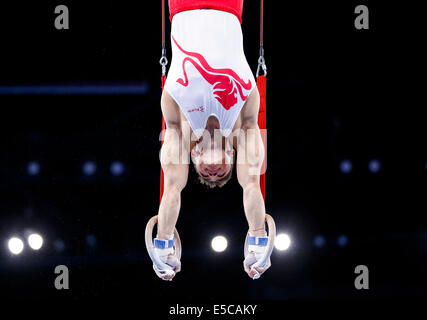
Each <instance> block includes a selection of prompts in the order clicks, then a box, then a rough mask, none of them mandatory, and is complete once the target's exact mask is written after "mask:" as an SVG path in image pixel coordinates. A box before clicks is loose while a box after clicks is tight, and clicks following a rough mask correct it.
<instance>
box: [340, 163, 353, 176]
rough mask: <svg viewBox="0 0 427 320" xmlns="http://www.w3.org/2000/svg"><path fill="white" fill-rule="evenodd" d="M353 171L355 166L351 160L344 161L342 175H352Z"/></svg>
mask: <svg viewBox="0 0 427 320" xmlns="http://www.w3.org/2000/svg"><path fill="white" fill-rule="evenodd" d="M352 169H353V164H352V163H351V161H350V160H343V161H341V163H340V170H341V172H342V173H350V172H351V170H352Z"/></svg>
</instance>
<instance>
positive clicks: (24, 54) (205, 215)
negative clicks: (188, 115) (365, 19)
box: [0, 0, 427, 303]
mask: <svg viewBox="0 0 427 320" xmlns="http://www.w3.org/2000/svg"><path fill="white" fill-rule="evenodd" d="M155 2H156V3H155ZM279 2H280V3H281V6H280V7H279V6H278V3H279ZM59 4H65V5H67V6H68V8H69V10H70V30H56V29H55V28H54V19H55V16H56V15H55V14H54V8H55V6H56V5H59ZM358 4H361V3H359V2H355V1H316V2H313V3H310V2H307V1H266V4H265V40H264V42H265V54H266V61H267V66H268V93H267V117H268V120H267V123H268V124H267V126H268V169H267V199H266V208H267V212H268V213H270V214H271V215H272V216H273V217H274V218H275V220H276V224H277V228H278V231H279V232H287V233H288V234H289V235H290V236H291V238H292V246H291V248H290V249H289V250H288V251H285V252H278V251H275V252H274V253H273V256H272V267H271V269H270V270H269V271H268V272H267V273H266V274H265V275H264V276H263V277H262V278H261V279H260V280H258V281H252V280H250V279H249V278H248V276H247V275H246V274H245V273H244V271H243V267H242V261H243V243H244V237H245V234H246V231H247V224H246V221H245V218H244V211H243V205H242V191H241V188H240V187H239V185H238V183H237V181H236V179H235V178H234V179H233V180H232V181H230V182H229V183H228V184H227V185H226V186H225V187H224V188H222V189H218V190H207V189H206V188H205V187H203V186H201V185H200V184H198V183H197V177H196V174H195V172H194V170H192V171H191V173H190V177H189V182H188V185H187V187H186V188H185V189H184V191H183V193H182V208H181V214H180V218H179V221H178V224H177V228H178V230H179V232H180V234H181V238H182V242H183V256H182V267H183V269H182V272H181V273H179V274H178V275H177V276H176V278H175V280H174V281H173V282H164V281H161V280H159V279H158V278H157V277H156V275H155V274H154V272H153V270H152V264H151V261H150V260H149V257H148V255H147V253H146V250H145V245H144V240H143V236H144V229H145V224H146V222H147V221H148V219H149V218H150V217H151V216H153V215H155V214H156V212H157V209H158V197H159V161H158V152H159V148H160V144H159V141H158V136H159V132H160V126H161V112H160V104H159V101H160V94H161V88H160V66H159V65H158V60H159V58H160V53H161V5H160V1H151V2H149V3H148V1H142V0H141V1H139V2H131V1H126V0H122V1H112V0H110V1H59V2H58V3H56V2H34V1H31V2H30V1H19V3H17V4H16V5H7V6H6V5H5V4H3V3H2V4H1V9H0V12H1V19H0V20H1V21H2V22H1V25H0V28H1V29H0V30H1V35H2V38H1V55H0V58H1V61H2V66H1V71H0V72H1V73H0V74H1V76H0V81H1V86H2V87H6V86H8V87H10V86H17V85H36V86H37V85H46V84H54V85H55V84H56V85H58V84H63V85H70V84H78V85H84V84H95V85H103V84H119V85H122V86H124V85H126V84H138V85H144V86H146V87H148V91H147V93H146V94H141V95H134V94H129V95H125V94H110V95H92V94H86V95H71V94H69V95H62V94H59V95H53V94H44V95H35V94H30V95H28V94H26V95H14V94H4V92H3V94H2V95H0V107H1V113H0V148H1V149H0V150H1V153H0V239H1V242H2V247H1V250H0V256H1V258H0V279H1V280H0V285H1V290H0V291H1V295H3V296H7V297H9V298H20V299H53V298H58V297H67V298H72V299H76V300H84V299H91V298H94V297H105V296H110V297H115V298H126V299H127V298H129V297H134V298H135V297H136V298H139V297H147V298H148V300H146V303H150V301H155V300H156V299H159V298H161V299H163V301H165V300H166V301H168V302H171V303H174V301H175V300H177V301H178V300H179V301H185V302H193V301H200V302H215V301H218V300H222V301H223V300H227V299H229V300H233V299H234V300H286V299H290V300H320V299H322V300H323V299H381V298H393V297H406V298H411V297H422V296H425V294H426V291H427V280H426V271H425V270H426V262H427V261H426V258H427V224H426V218H425V213H426V209H427V205H426V201H425V200H426V191H427V187H426V181H427V180H426V179H427V167H426V163H427V152H426V142H425V141H426V140H425V139H426V137H427V134H426V126H425V118H424V117H423V112H422V111H423V109H425V101H423V100H418V96H417V95H418V94H419V93H421V92H422V90H423V89H424V90H425V80H424V82H423V81H419V80H417V75H422V74H423V69H424V65H423V64H422V63H421V61H422V60H420V58H421V57H425V55H423V53H422V51H421V47H422V42H423V41H424V40H422V39H423V37H422V36H421V34H422V33H421V29H420V26H419V25H418V23H419V22H420V21H421V20H420V19H417V18H416V16H417V12H418V11H417V8H415V7H414V6H413V5H411V4H410V3H407V2H405V3H401V4H392V3H389V2H387V4H386V3H384V2H381V3H380V2H379V1H375V2H374V1H365V2H364V3H363V4H366V5H367V6H368V7H369V9H370V30H356V29H355V28H354V18H355V14H354V8H355V7H356V5H358ZM258 15H259V3H258V1H253V0H252V1H248V0H247V1H245V6H244V14H243V24H242V28H243V32H244V39H245V43H244V46H245V52H246V56H247V59H248V62H249V64H250V65H251V66H252V68H253V70H254V71H255V69H256V66H257V58H258V41H259V34H258V28H259V21H258ZM167 28H168V29H169V23H168V24H167ZM424 38H425V37H424ZM169 46H170V43H169V41H168V49H169ZM168 55H169V58H170V50H168ZM424 74H425V73H424ZM344 159H349V160H351V161H352V164H353V170H352V171H351V173H349V174H343V173H342V172H341V171H340V163H341V161H342V160H344ZM372 159H377V160H378V161H380V163H381V170H380V171H379V172H378V173H372V172H370V171H369V169H368V165H369V162H370V161H371V160H372ZM88 160H90V161H94V162H95V163H96V165H97V171H96V174H95V175H94V176H85V175H84V174H83V172H82V165H83V163H85V162H86V161H88ZM30 161H37V162H38V163H39V164H40V173H39V174H38V175H36V176H30V175H29V174H28V173H27V165H28V163H29V162H30ZM113 161H121V162H122V163H123V165H124V173H123V175H121V176H119V177H115V176H113V175H112V174H111V173H110V165H111V163H112V162H113ZM28 228H29V229H32V230H36V231H38V232H40V233H41V234H42V235H43V236H44V239H45V245H44V247H43V248H42V249H41V250H40V251H39V252H31V250H30V249H28V248H25V249H24V252H23V253H22V254H21V255H19V256H11V255H10V254H9V252H8V250H7V247H6V243H7V240H8V238H9V237H10V236H12V235H20V236H22V237H23V235H24V232H25V230H27V229H28ZM216 234H223V235H225V236H226V237H227V238H228V240H229V247H228V250H227V251H225V252H224V253H220V254H219V253H214V252H213V251H212V250H211V248H210V240H211V238H212V237H213V236H214V235H216ZM88 235H93V236H94V237H95V239H96V244H95V245H94V246H93V247H91V246H90V245H89V244H88V243H87V241H86V238H87V236H88ZM317 235H323V236H324V237H325V239H326V243H325V246H324V247H321V248H318V247H315V246H314V245H313V239H314V237H315V236H317ZM340 235H346V236H347V238H348V244H347V245H346V246H345V247H340V246H338V245H337V238H338V237H339V236H340ZM58 239H61V240H62V241H63V242H64V244H65V248H64V250H63V251H62V252H59V251H58V250H56V249H55V246H54V242H55V241H56V240H58ZM59 264H64V265H67V266H68V267H69V269H70V290H68V291H64V290H62V291H58V290H56V289H55V288H54V285H53V281H54V279H55V276H56V275H55V274H54V268H55V266H56V265H59ZM360 264H364V265H367V266H368V267H369V271H370V290H362V291H358V290H356V289H355V288H354V278H355V277H356V275H355V274H354V269H355V267H356V266H357V265H360ZM147 301H148V302H147Z"/></svg>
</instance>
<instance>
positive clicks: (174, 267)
mask: <svg viewBox="0 0 427 320" xmlns="http://www.w3.org/2000/svg"><path fill="white" fill-rule="evenodd" d="M171 249H173V248H171ZM154 254H155V255H156V256H157V257H158V258H159V259H160V260H161V261H162V262H163V263H166V264H167V265H168V266H170V268H171V269H168V270H160V269H158V268H157V267H156V265H155V264H153V269H154V271H155V272H156V274H157V276H158V277H159V278H160V279H163V280H169V281H170V280H172V279H173V278H174V277H175V275H176V274H177V273H178V272H180V271H181V261H179V260H178V258H177V257H176V256H175V254H174V253H173V251H171V250H167V249H166V250H165V249H157V248H155V249H154Z"/></svg>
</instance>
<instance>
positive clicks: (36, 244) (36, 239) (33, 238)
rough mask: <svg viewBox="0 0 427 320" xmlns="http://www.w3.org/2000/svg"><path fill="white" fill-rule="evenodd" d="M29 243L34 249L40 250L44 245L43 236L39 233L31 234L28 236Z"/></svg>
mask: <svg viewBox="0 0 427 320" xmlns="http://www.w3.org/2000/svg"><path fill="white" fill-rule="evenodd" d="M28 245H29V246H30V247H31V249H33V250H39V249H40V248H41V247H42V245H43V238H42V236H41V235H39V234H37V233H33V234H30V235H29V237H28Z"/></svg>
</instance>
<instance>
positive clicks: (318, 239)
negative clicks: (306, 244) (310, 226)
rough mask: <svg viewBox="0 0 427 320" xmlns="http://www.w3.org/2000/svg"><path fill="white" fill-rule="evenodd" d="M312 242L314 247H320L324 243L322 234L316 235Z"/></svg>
mask: <svg viewBox="0 0 427 320" xmlns="http://www.w3.org/2000/svg"><path fill="white" fill-rule="evenodd" d="M313 242H314V245H315V246H316V247H318V248H321V247H323V246H324V245H325V243H326V240H325V237H324V236H316V237H314V241H313Z"/></svg>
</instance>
